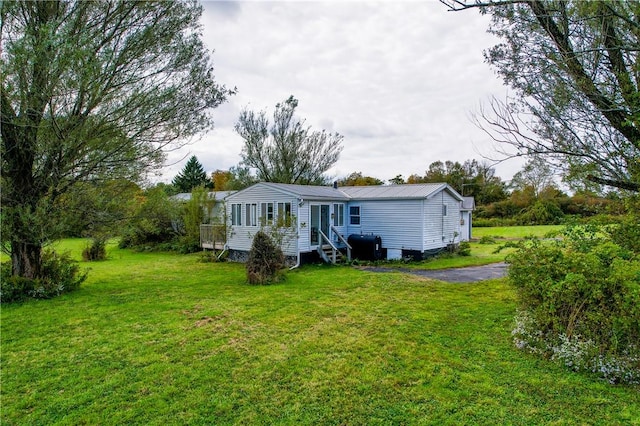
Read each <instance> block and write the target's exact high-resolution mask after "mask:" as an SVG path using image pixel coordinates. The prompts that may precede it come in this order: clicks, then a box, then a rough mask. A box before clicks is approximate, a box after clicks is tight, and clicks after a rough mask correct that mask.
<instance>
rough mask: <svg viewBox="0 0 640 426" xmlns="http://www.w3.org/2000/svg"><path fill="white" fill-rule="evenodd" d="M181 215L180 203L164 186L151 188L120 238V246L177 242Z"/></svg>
mask: <svg viewBox="0 0 640 426" xmlns="http://www.w3.org/2000/svg"><path fill="white" fill-rule="evenodd" d="M179 217H180V214H179V207H178V205H177V204H176V203H175V202H174V201H173V200H171V199H170V198H169V197H168V196H167V194H166V193H165V192H164V191H163V190H162V188H153V189H151V190H149V191H148V192H147V193H146V195H145V196H144V197H143V198H142V200H141V202H140V203H139V205H138V208H137V210H136V212H135V214H134V216H133V218H132V219H131V220H130V222H129V223H128V225H127V226H126V228H125V230H124V232H123V234H122V237H121V239H120V244H119V246H120V248H127V247H135V248H139V249H146V248H147V247H152V246H156V245H161V244H175V243H176V241H177V239H178V236H179V232H178V230H177V229H176V228H177V223H178V219H179Z"/></svg>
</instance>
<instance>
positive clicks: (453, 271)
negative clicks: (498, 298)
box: [361, 262, 507, 283]
mask: <svg viewBox="0 0 640 426" xmlns="http://www.w3.org/2000/svg"><path fill="white" fill-rule="evenodd" d="M361 269H364V270H366V271H371V272H404V273H405V274H414V275H419V276H421V277H427V278H433V279H435V280H440V281H446V282H450V283H469V282H476V281H484V280H489V279H492V278H502V277H504V276H506V275H507V264H506V263H504V262H500V263H491V264H489V265H483V266H468V267H466V268H450V269H434V270H425V269H406V268H381V267H375V266H374V267H362V268H361Z"/></svg>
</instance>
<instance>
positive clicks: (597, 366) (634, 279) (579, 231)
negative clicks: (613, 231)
mask: <svg viewBox="0 0 640 426" xmlns="http://www.w3.org/2000/svg"><path fill="white" fill-rule="evenodd" d="M618 232H624V230H621V229H620V228H618ZM634 232H635V231H634ZM618 237H619V236H618ZM631 238H633V236H632V237H631ZM632 247H634V244H633V243H629V241H627V242H626V243H625V244H624V245H622V244H619V243H618V242H617V241H614V240H613V239H612V238H611V236H610V234H608V233H607V232H602V231H601V230H600V229H597V228H595V227H588V226H587V227H569V228H567V229H565V231H564V232H563V234H562V238H559V239H555V240H551V241H549V240H539V239H528V240H525V241H524V242H521V243H519V244H517V250H516V251H515V252H514V253H512V254H510V255H509V256H507V262H508V263H509V265H510V267H509V280H510V282H511V283H512V284H513V285H514V286H515V287H516V288H517V290H518V295H519V299H520V304H521V308H522V311H521V312H520V313H519V314H518V316H517V317H516V327H515V329H514V330H513V335H514V342H515V344H516V346H518V347H519V348H521V349H524V350H528V351H530V352H534V353H540V354H544V355H545V356H548V357H550V358H552V359H556V360H558V361H561V362H563V363H564V364H565V365H567V366H569V367H571V368H573V369H575V370H589V371H594V372H597V373H599V374H600V375H602V376H603V377H604V378H606V379H607V380H609V381H610V382H626V383H638V382H640V357H639V355H638V347H637V345H638V342H639V341H640V254H639V253H637V252H635V251H634V250H633V249H632Z"/></svg>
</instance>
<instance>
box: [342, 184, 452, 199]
mask: <svg viewBox="0 0 640 426" xmlns="http://www.w3.org/2000/svg"><path fill="white" fill-rule="evenodd" d="M448 187H449V186H448V185H447V184H446V183H421V184H411V185H409V184H407V185H375V186H345V187H342V188H339V189H341V190H342V191H344V192H345V193H346V194H347V195H349V197H350V198H354V199H359V200H373V199H375V200H384V199H399V198H401V199H408V198H429V197H431V196H432V195H434V194H436V193H438V192H440V191H441V190H442V189H445V188H448Z"/></svg>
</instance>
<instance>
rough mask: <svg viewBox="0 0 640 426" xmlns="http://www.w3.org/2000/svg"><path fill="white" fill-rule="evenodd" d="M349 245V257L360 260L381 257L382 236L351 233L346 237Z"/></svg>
mask: <svg viewBox="0 0 640 426" xmlns="http://www.w3.org/2000/svg"><path fill="white" fill-rule="evenodd" d="M347 242H348V243H349V245H350V246H351V257H352V258H354V259H360V260H380V259H382V238H381V237H380V235H373V234H368V235H362V234H351V235H349V238H347Z"/></svg>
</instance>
